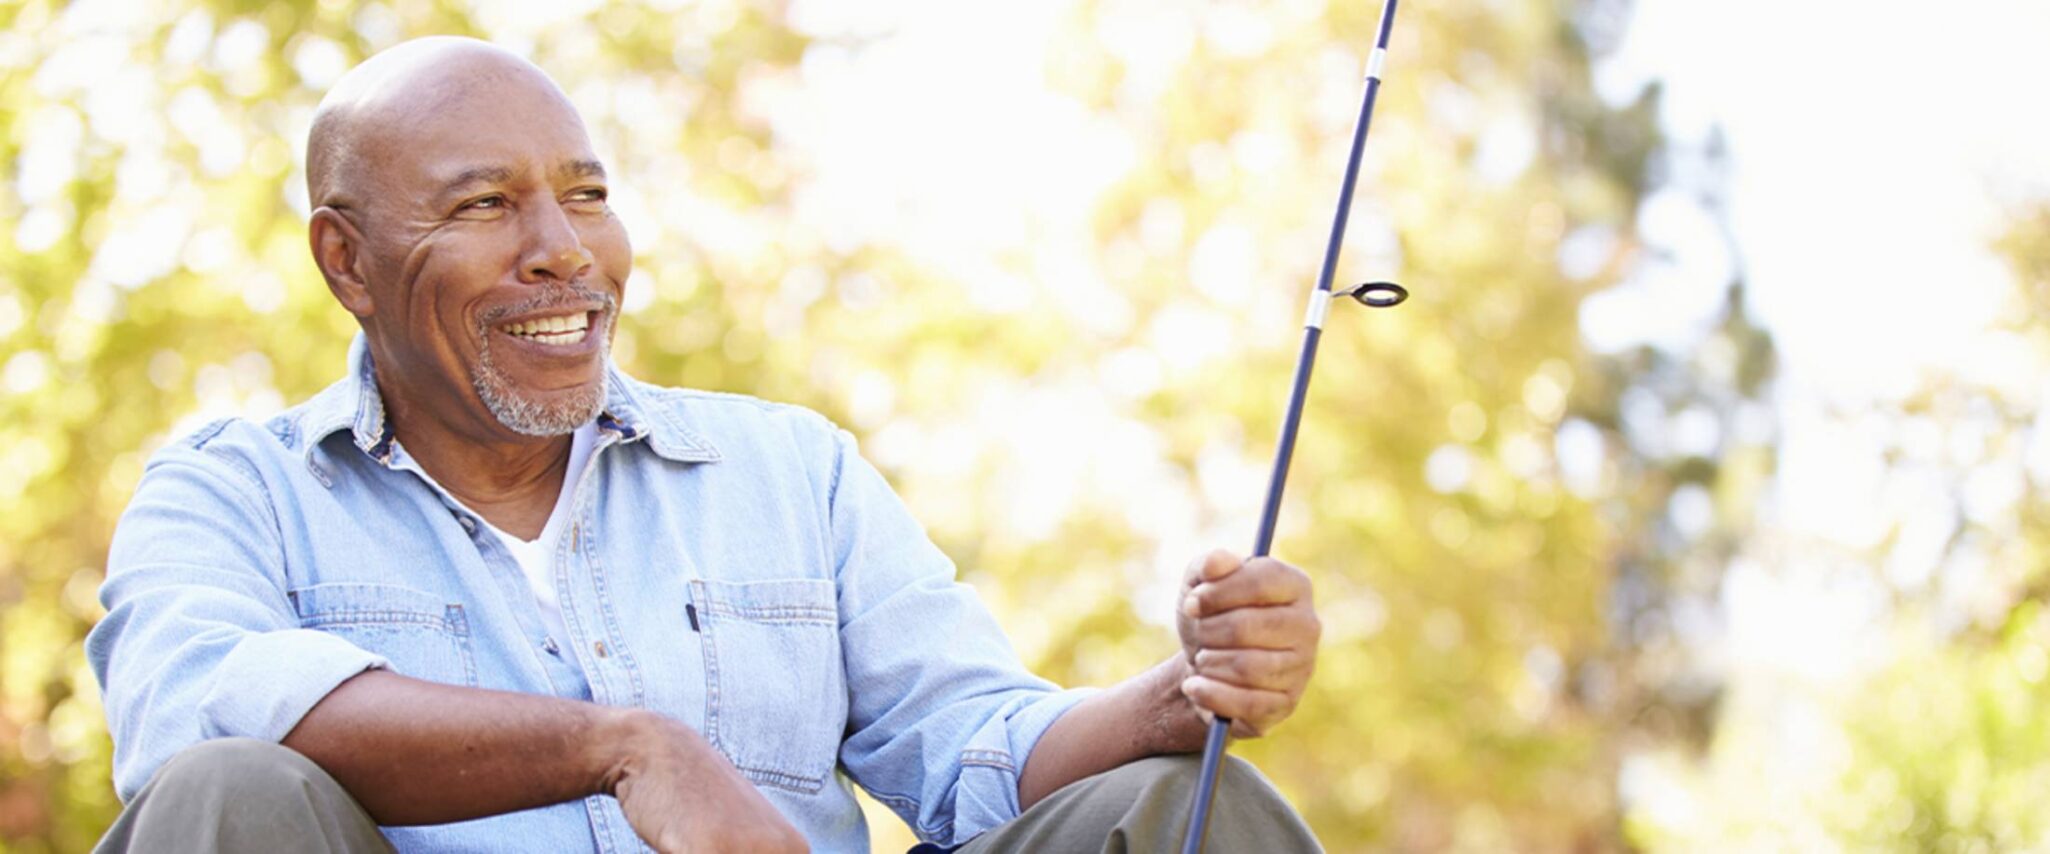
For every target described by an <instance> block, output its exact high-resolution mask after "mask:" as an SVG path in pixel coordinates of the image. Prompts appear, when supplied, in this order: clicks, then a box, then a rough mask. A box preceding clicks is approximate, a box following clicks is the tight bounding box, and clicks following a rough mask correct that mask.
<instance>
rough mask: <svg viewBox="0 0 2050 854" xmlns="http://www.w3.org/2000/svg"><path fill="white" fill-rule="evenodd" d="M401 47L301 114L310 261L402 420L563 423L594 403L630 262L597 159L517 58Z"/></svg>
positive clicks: (559, 426) (562, 106)
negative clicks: (360, 337)
mask: <svg viewBox="0 0 2050 854" xmlns="http://www.w3.org/2000/svg"><path fill="white" fill-rule="evenodd" d="M407 49H408V48H407V47H406V46H402V47H401V48H398V49H396V50H398V51H405V50H407ZM413 52H414V53H415V54H417V55H413V56H407V55H405V54H401V55H400V56H397V57H392V58H390V59H389V61H388V62H387V64H388V65H391V66H393V67H377V66H374V65H373V64H374V63H378V62H380V61H381V60H386V59H387V58H386V57H384V56H383V55H380V57H379V58H377V59H373V60H372V62H371V63H366V64H365V66H363V67H362V68H360V69H359V70H360V71H365V72H366V74H365V76H366V77H367V78H368V79H367V81H364V82H362V83H361V84H360V85H356V86H353V87H350V88H349V89H347V90H345V89H344V87H337V92H338V93H340V94H341V97H337V96H336V95H331V96H330V99H331V101H334V102H335V106H334V109H332V110H330V108H329V106H326V105H324V106H323V110H322V113H323V115H322V117H321V118H320V119H317V120H316V123H315V130H314V143H313V144H312V145H310V146H309V155H310V156H309V164H308V174H309V180H310V181H311V182H312V183H313V184H314V188H315V189H314V198H315V199H316V203H317V204H320V205H322V208H321V212H316V215H315V224H314V241H313V242H314V251H315V256H316V258H317V259H319V260H320V261H321V265H322V268H323V272H326V273H328V278H329V284H330V287H331V288H332V289H333V290H334V291H335V294H336V296H337V297H338V298H340V299H341V301H342V303H343V304H344V305H345V306H348V307H349V309H350V310H351V311H352V312H354V313H355V314H356V315H357V317H358V318H359V319H360V320H361V321H362V324H363V329H364V332H365V335H366V337H367V338H368V339H369V342H370V345H371V348H372V353H373V355H374V356H375V359H376V364H377V368H378V383H379V386H380V390H381V391H382V392H383V394H384V397H385V403H386V406H387V409H388V410H390V411H391V413H392V415H393V418H394V419H395V420H396V421H398V422H399V424H400V427H401V429H403V428H404V427H405V425H406V422H407V421H408V420H409V419H418V418H427V419H432V420H434V421H437V422H439V423H440V424H442V425H444V426H446V427H448V428H451V429H453V430H455V431H456V432H458V433H459V434H467V435H473V436H477V437H478V438H486V439H488V438H507V437H505V436H503V435H502V434H501V433H500V431H510V432H511V433H514V434H519V435H525V436H553V435H561V434H564V433H568V432H571V431H573V430H575V429H576V428H577V427H578V426H579V425H581V424H583V423H585V422H587V421H589V420H590V419H591V418H593V417H595V416H596V414H597V412H598V410H599V408H600V407H601V406H602V405H603V403H604V400H605V375H606V356H607V352H608V349H609V346H610V343H611V337H612V333H613V325H614V320H615V318H616V316H617V311H618V305H619V298H620V294H621V290H622V286H623V283H624V282H625V280H626V278H627V274H628V271H629V268H630V265H631V261H632V250H631V248H630V247H629V245H628V242H627V237H626V231H625V229H624V228H623V227H622V226H621V224H620V222H619V220H618V218H617V217H615V216H614V215H613V213H612V210H611V207H610V206H609V205H608V204H607V202H606V193H607V190H606V181H605V170H604V167H603V166H602V165H600V164H599V162H598V160H597V158H596V156H595V155H594V154H593V153H592V151H591V145H590V141H589V139H588V138H587V136H586V135H585V132H584V127H583V122H582V120H581V119H580V118H579V117H578V116H577V113H576V111H575V109H574V108H572V107H571V106H570V104H569V103H568V101H567V99H565V98H564V97H563V95H562V93H561V92H560V91H559V90H558V89H556V88H555V86H554V84H553V83H551V82H550V81H549V80H548V79H547V78H546V77H545V76H543V75H542V74H541V73H540V71H539V70H537V69H534V68H533V66H531V65H529V64H527V63H525V61H523V60H519V59H517V58H515V57H512V56H510V55H508V54H504V53H503V52H502V51H499V50H497V49H496V48H491V47H489V46H486V45H481V44H478V43H470V42H456V41H453V40H451V41H450V42H447V43H440V44H436V45H430V46H427V47H424V48H417V49H414V51H413ZM324 132H325V133H327V134H328V136H327V137H326V138H325V140H324V139H323V133H324ZM324 142H326V143H328V144H327V145H324V144H323V143H324ZM480 433H481V434H483V435H479V434H480Z"/></svg>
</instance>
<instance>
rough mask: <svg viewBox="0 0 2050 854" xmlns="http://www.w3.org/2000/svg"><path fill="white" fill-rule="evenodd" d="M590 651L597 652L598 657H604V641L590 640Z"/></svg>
mask: <svg viewBox="0 0 2050 854" xmlns="http://www.w3.org/2000/svg"><path fill="white" fill-rule="evenodd" d="M591 651H592V652H595V653H597V654H598V657H599V658H604V657H605V642H604V641H592V642H591Z"/></svg>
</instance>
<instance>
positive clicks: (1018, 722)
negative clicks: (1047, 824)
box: [830, 431, 1089, 845]
mask: <svg viewBox="0 0 2050 854" xmlns="http://www.w3.org/2000/svg"><path fill="white" fill-rule="evenodd" d="M835 453H836V458H835V460H834V466H835V477H834V481H833V488H832V489H831V491H830V494H831V514H830V515H831V520H832V537H831V540H832V543H833V548H834V549H835V550H836V554H835V555H834V559H835V560H836V561H837V572H838V583H839V588H840V597H841V602H840V606H841V615H842V617H841V619H842V621H843V624H842V627H841V641H842V653H843V656H844V657H845V659H846V661H845V666H846V669H847V676H848V682H847V684H848V694H849V722H848V726H849V736H848V738H847V739H846V741H845V742H844V743H843V745H842V747H841V756H840V759H841V762H842V763H843V764H844V765H845V766H846V768H847V770H848V773H849V775H850V776H851V777H853V779H854V780H855V782H857V783H859V784H860V785H861V786H862V787H863V788H864V789H866V790H868V792H869V793H870V794H871V795H873V796H874V797H875V798H876V799H877V800H878V801H881V802H882V803H884V804H886V805H888V806H889V807H890V808H891V809H892V810H894V811H895V812H896V813H897V814H898V815H899V816H901V817H902V818H903V819H904V820H905V821H906V822H907V823H909V824H910V825H911V827H912V829H913V831H914V832H915V833H917V835H918V837H919V838H920V839H921V840H924V841H927V842H933V843H937V844H941V845H953V844H958V843H960V842H964V841H966V840H968V839H970V838H972V837H974V836H976V835H978V834H980V833H982V832H984V831H986V830H989V829H991V828H993V827H996V826H997V825H999V824H1002V823H1004V822H1006V821H1009V820H1010V819H1012V818H1014V817H1016V816H1017V815H1018V811H1019V804H1018V774H1019V771H1020V770H1021V769H1022V768H1023V765H1024V762H1025V759H1026V757H1027V756H1029V755H1030V754H1031V752H1032V748H1033V745H1034V744H1036V743H1037V742H1038V741H1039V738H1040V736H1041V735H1042V734H1044V733H1045V732H1046V730H1047V728H1048V727H1050V726H1052V725H1053V722H1054V720H1055V719H1057V718H1059V717H1060V716H1061V714H1063V713H1064V712H1066V711H1067V710H1068V709H1070V708H1072V707H1073V706H1074V705H1075V704H1076V703H1078V702H1080V701H1081V700H1082V698H1083V697H1085V696H1087V694H1088V693H1089V692H1088V689H1074V690H1067V691H1063V690H1060V689H1058V688H1057V687H1056V686H1054V685H1053V684H1052V683H1050V682H1047V681H1046V680H1043V679H1040V678H1038V677H1036V676H1033V675H1032V674H1031V673H1030V672H1029V671H1027V670H1026V669H1025V667H1024V665H1023V663H1022V662H1020V661H1019V660H1018V657H1017V654H1016V653H1015V652H1014V651H1013V650H1012V649H1011V646H1010V643H1009V641H1007V640H1006V639H1005V637H1004V634H1003V631H1002V628H1001V627H1000V626H999V625H998V624H997V621H996V619H995V618H994V617H993V616H992V615H991V614H990V613H989V611H988V609H986V608H984V607H983V605H982V603H981V601H980V600H979V599H978V598H977V597H976V595H975V592H974V591H973V590H972V589H970V588H969V587H967V586H966V585H963V584H960V583H958V582H956V581H955V580H954V566H953V564H952V562H951V561H949V560H948V559H947V557H946V555H945V554H944V553H942V552H941V551H940V550H939V549H938V547H936V546H934V545H933V544H932V542H931V540H930V539H928V538H927V537H926V535H925V532H924V530H923V529H922V528H921V527H920V526H919V525H918V523H917V522H916V521H915V520H914V519H913V518H912V517H911V514H910V513H909V512H908V511H907V510H906V509H905V508H904V506H903V503H902V502H901V501H899V500H898V498H897V496H896V494H895V493H894V492H892V491H891V489H890V487H889V484H888V483H887V482H886V481H884V479H883V477H882V475H881V474H880V473H878V472H877V471H876V470H875V468H874V467H873V466H870V465H869V464H868V463H867V462H866V461H865V460H863V459H862V458H861V456H860V455H859V453H857V452H856V450H855V447H854V440H853V437H851V436H849V435H848V434H846V433H845V432H844V431H841V432H838V433H837V436H836V442H835Z"/></svg>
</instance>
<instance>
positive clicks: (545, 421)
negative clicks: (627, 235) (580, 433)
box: [470, 290, 616, 436]
mask: <svg viewBox="0 0 2050 854" xmlns="http://www.w3.org/2000/svg"><path fill="white" fill-rule="evenodd" d="M572 293H573V294H574V295H575V296H582V297H585V298H590V297H597V298H598V299H600V300H602V301H604V303H605V310H604V311H602V312H599V314H598V318H599V320H598V323H597V324H594V325H593V326H592V328H591V331H590V332H589V333H587V334H590V335H603V336H604V337H603V338H601V339H600V340H599V342H598V359H599V361H600V362H601V363H609V362H611V360H612V318H613V317H615V316H616V315H615V314H614V312H613V306H614V301H613V299H612V295H611V294H602V293H594V292H591V291H584V290H578V291H575V292H572ZM564 296H569V294H565V295H564ZM568 301H569V300H568V299H565V298H563V297H556V298H549V297H541V298H537V299H535V300H532V301H529V302H528V303H525V304H522V305H517V306H511V307H509V308H507V309H506V310H504V311H502V312H495V313H494V314H495V315H496V316H497V317H500V318H503V317H510V316H511V315H513V314H517V313H521V312H528V311H536V310H540V309H545V308H549V307H551V304H560V303H566V302H568ZM493 325H494V324H493V322H492V320H491V319H490V318H480V319H479V320H478V323H477V340H478V341H479V342H480V343H479V345H478V348H477V366H476V367H475V368H473V369H471V371H470V385H471V386H472V387H474V388H475V389H476V390H477V397H478V398H479V399H481V400H483V401H484V408H485V409H487V410H490V412H491V417H493V418H496V419H498V423H500V424H503V425H505V428H506V429H508V430H511V431H513V432H515V433H519V434H521V435H523V436H566V435H568V434H570V433H574V432H576V430H577V428H578V427H582V426H584V425H585V424H587V423H590V421H591V419H593V418H597V417H598V413H599V412H600V411H602V410H603V409H604V408H605V392H606V386H607V383H608V382H609V381H610V373H611V372H610V371H600V372H599V374H598V381H597V382H595V383H592V384H590V385H587V386H584V387H582V388H579V389H577V390H576V391H575V392H574V393H571V394H569V395H566V396H560V397H557V398H555V399H554V400H551V401H541V400H536V399H534V398H533V397H531V396H528V395H526V394H524V393H522V392H521V390H520V389H519V387H518V386H516V385H514V384H513V382H512V380H511V379H510V378H509V377H507V376H506V375H505V372H504V371H502V370H500V369H499V367H498V365H497V363H496V362H493V361H492V358H491V329H492V326H493Z"/></svg>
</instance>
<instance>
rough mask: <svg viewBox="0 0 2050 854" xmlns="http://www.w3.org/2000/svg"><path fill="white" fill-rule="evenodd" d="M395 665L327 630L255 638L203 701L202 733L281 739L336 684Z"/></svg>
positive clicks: (216, 676) (230, 660)
mask: <svg viewBox="0 0 2050 854" xmlns="http://www.w3.org/2000/svg"><path fill="white" fill-rule="evenodd" d="M390 666H391V662H389V661H387V660H385V658H384V657H383V656H381V655H376V654H374V653H371V652H368V651H365V650H363V649H361V648H359V647H357V646H356V645H355V644H352V643H349V642H348V641H346V640H343V639H341V638H339V637H336V636H334V635H332V634H328V633H327V632H322V631H315V630H313V629H288V630H284V631H274V632H263V633H260V634H251V635H249V636H247V637H245V638H243V639H242V640H241V641H240V642H239V643H237V644H235V649H234V650H233V651H231V652H229V653H228V654H227V656H226V657H224V658H222V659H221V663H220V666H219V667H218V668H217V669H216V670H215V671H214V673H213V687H212V688H211V689H210V690H208V691H207V692H206V696H205V697H203V698H201V699H200V702H199V716H200V722H201V723H200V731H201V732H202V733H204V734H205V737H207V738H231V737H243V738H259V739H263V740H264V741H269V742H279V741H283V740H284V738H285V735H286V734H287V733H290V732H291V731H292V728H293V727H295V726H298V725H299V719H300V718H303V717H305V716H306V713H307V712H308V711H310V710H311V709H312V708H313V706H314V704H315V703H318V702H320V701H321V699H322V698H324V697H326V696H327V694H328V692H329V691H333V690H334V689H335V686H337V685H340V684H342V682H343V681H345V680H347V679H348V678H349V677H352V676H355V675H356V674H358V673H362V672H363V671H366V670H382V669H385V668H388V667H390Z"/></svg>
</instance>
